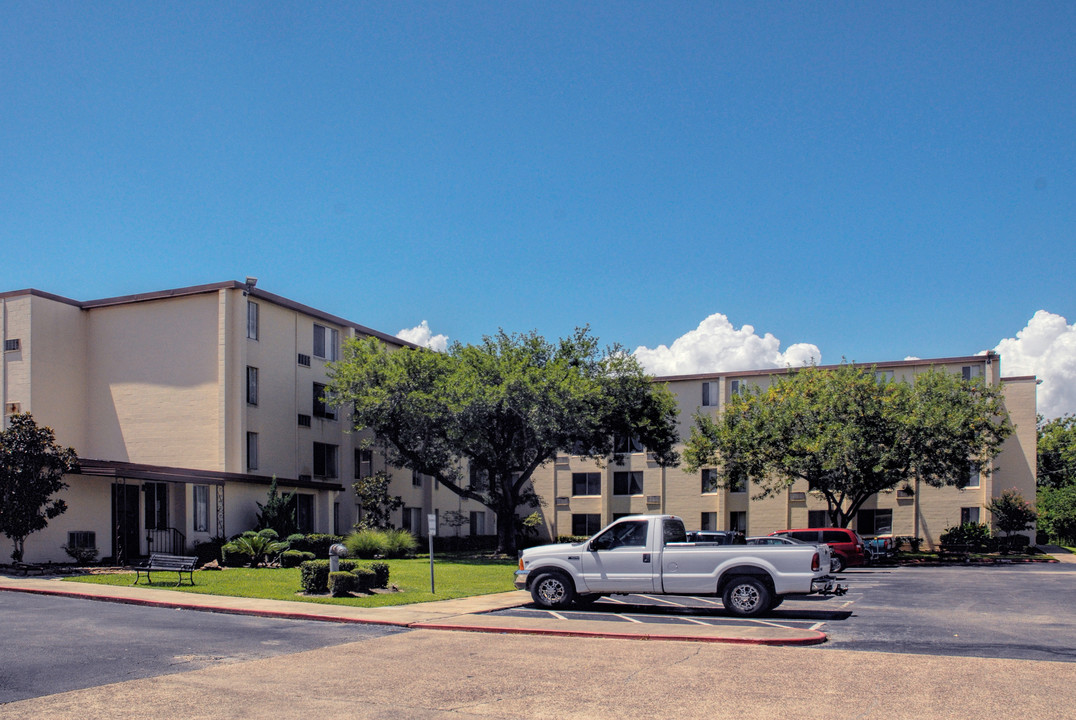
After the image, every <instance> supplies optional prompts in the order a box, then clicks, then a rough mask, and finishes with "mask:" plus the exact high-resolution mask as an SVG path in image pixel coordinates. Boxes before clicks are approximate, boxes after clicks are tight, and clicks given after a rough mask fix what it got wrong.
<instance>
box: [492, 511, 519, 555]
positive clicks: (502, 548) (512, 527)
mask: <svg viewBox="0 0 1076 720" xmlns="http://www.w3.org/2000/svg"><path fill="white" fill-rule="evenodd" d="M516 552H517V546H516V511H515V508H512V507H504V506H502V507H499V508H497V554H499V555H508V556H510V557H515V555H516Z"/></svg>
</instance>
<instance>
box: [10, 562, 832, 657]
mask: <svg viewBox="0 0 1076 720" xmlns="http://www.w3.org/2000/svg"><path fill="white" fill-rule="evenodd" d="M5 590H6V591H10V592H26V593H37V594H42V595H60V596H65V597H74V598H82V599H85V600H100V601H106V602H118V603H127V604H134V605H147V606H156V607H171V608H181V609H186V610H199V611H203V612H219V613H232V614H238V615H256V616H261V617H276V618H285V619H293V620H320V621H325V622H345V623H368V624H378V625H394V626H397V627H406V628H414V629H426V630H456V631H468V632H486V633H498V634H524V635H553V636H562V637H601V638H617V639H635V640H679V641H688V642H711V643H733V644H749V645H816V644H818V643H822V642H825V641H826V634H825V633H823V632H819V631H817V630H808V629H803V628H788V627H781V626H775V625H771V624H767V623H760V624H758V625H728V626H715V625H679V624H676V625H674V624H664V623H654V624H651V623H646V624H638V623H625V622H614V621H606V620H575V619H572V620H559V619H556V618H552V617H550V618H542V617H507V616H499V615H490V614H489V613H491V612H493V611H495V610H503V609H506V608H512V607H518V606H520V605H524V604H526V603H528V602H530V594H529V593H527V592H524V591H522V590H517V591H513V592H507V593H498V594H495V595H477V596H474V597H468V598H457V599H454V600H440V601H436V602H426V603H415V604H412V605H394V606H391V607H379V608H362V607H351V606H347V605H323V604H320V603H309V602H290V601H286V600H259V599H252V598H238V597H228V596H223V595H201V594H197V593H190V592H177V591H174V590H165V589H161V588H151V587H144V586H143V587H138V586H116V585H94V584H90V583H76V582H63V581H62V580H61V579H59V578H41V577H32V578H31V577H10V576H0V591H5Z"/></svg>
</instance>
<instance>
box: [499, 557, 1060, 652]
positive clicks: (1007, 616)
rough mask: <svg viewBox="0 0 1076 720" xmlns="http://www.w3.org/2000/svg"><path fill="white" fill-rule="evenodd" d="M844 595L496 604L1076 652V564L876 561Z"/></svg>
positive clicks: (859, 645)
mask: <svg viewBox="0 0 1076 720" xmlns="http://www.w3.org/2000/svg"><path fill="white" fill-rule="evenodd" d="M840 578H841V581H842V583H846V584H847V585H848V586H849V591H848V594H847V595H844V596H841V597H826V598H823V597H816V596H810V597H800V598H790V599H787V600H785V602H784V603H783V604H782V605H781V606H780V607H779V608H777V609H775V610H774V611H773V612H772V613H770V614H769V615H767V616H766V617H763V618H756V619H751V620H746V619H739V618H732V617H729V616H728V615H726V614H725V612H724V609H723V608H722V607H721V602H720V600H719V599H717V598H710V597H671V596H664V595H614V596H612V597H609V598H603V599H602V600H601V601H599V602H597V603H595V604H594V605H593V606H591V607H590V608H587V609H571V610H566V611H556V612H553V611H549V610H543V609H541V608H539V607H537V606H534V605H527V606H524V607H520V608H512V609H509V610H503V611H500V612H499V613H498V614H509V615H511V614H515V615H527V614H532V615H534V614H537V615H541V616H544V617H557V618H559V619H563V620H565V621H566V622H567V621H571V620H580V619H588V618H589V619H596V618H600V619H601V620H604V621H617V622H625V623H678V624H709V625H726V624H768V625H777V626H782V627H790V628H806V629H812V630H821V631H822V632H825V633H826V634H827V635H828V636H829V642H827V643H826V644H824V645H820V646H817V648H818V649H820V650H826V649H840V650H859V651H882V652H896V653H910V654H921V655H952V656H966V657H985V658H1005V659H1024V660H1055V661H1063V662H1076V647H1074V643H1073V642H1072V639H1073V638H1076V616H1074V615H1073V614H1072V613H1071V611H1070V609H1069V608H1070V606H1071V598H1072V597H1074V596H1076V565H1053V564H1050V565H1047V564H1038V563H1035V564H1025V565H1011V566H1000V567H999V566H970V567H963V566H955V567H954V566H948V567H877V568H854V569H850V570H847V571H845V572H844V573H841V575H840Z"/></svg>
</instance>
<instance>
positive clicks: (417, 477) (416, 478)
mask: <svg viewBox="0 0 1076 720" xmlns="http://www.w3.org/2000/svg"><path fill="white" fill-rule="evenodd" d="M411 487H422V473H420V472H419V471H418V470H412V471H411Z"/></svg>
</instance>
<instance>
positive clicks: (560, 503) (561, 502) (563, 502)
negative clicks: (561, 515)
mask: <svg viewBox="0 0 1076 720" xmlns="http://www.w3.org/2000/svg"><path fill="white" fill-rule="evenodd" d="M568 503H569V500H568V497H567V496H565V495H561V496H560V497H558V498H557V504H556V505H557V507H568Z"/></svg>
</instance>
